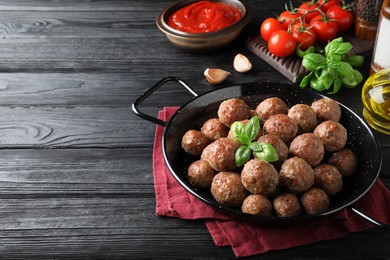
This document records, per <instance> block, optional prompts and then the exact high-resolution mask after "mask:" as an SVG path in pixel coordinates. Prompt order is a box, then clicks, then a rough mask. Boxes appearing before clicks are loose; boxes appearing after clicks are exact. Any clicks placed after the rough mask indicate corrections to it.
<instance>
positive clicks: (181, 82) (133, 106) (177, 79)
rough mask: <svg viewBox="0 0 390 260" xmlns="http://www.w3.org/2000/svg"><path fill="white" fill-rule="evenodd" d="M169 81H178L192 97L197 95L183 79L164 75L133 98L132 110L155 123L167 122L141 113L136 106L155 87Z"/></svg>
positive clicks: (155, 88)
mask: <svg viewBox="0 0 390 260" xmlns="http://www.w3.org/2000/svg"><path fill="white" fill-rule="evenodd" d="M169 81H175V82H177V83H180V84H181V85H182V86H183V87H185V88H186V89H187V90H188V92H190V93H191V94H192V95H193V96H194V97H197V96H198V93H196V92H195V91H194V90H193V89H192V88H191V87H190V86H189V85H188V84H187V83H185V82H184V81H183V80H181V79H179V78H177V77H165V78H163V79H161V80H160V81H159V82H157V83H156V84H155V85H154V86H153V87H151V88H150V89H148V90H147V91H146V92H145V93H144V94H143V95H141V96H140V97H139V98H137V99H136V100H135V102H134V103H133V104H132V106H131V108H132V110H133V112H134V113H135V114H136V115H137V116H139V117H141V118H142V119H145V120H148V121H150V122H152V123H155V124H158V125H161V126H166V124H167V122H165V121H162V120H160V119H158V118H156V117H153V116H150V115H147V114H144V113H142V112H141V111H140V110H139V109H138V106H139V105H140V104H141V102H142V101H144V100H145V99H146V98H147V97H148V96H150V95H151V94H152V93H153V92H155V91H156V90H157V89H159V88H160V87H161V86H162V85H164V84H165V83H167V82H169Z"/></svg>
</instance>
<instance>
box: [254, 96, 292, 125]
mask: <svg viewBox="0 0 390 260" xmlns="http://www.w3.org/2000/svg"><path fill="white" fill-rule="evenodd" d="M256 113H257V115H258V117H259V119H260V120H261V121H263V122H264V121H266V120H267V119H268V118H269V117H270V116H272V115H276V114H286V115H287V113H288V107H287V105H286V103H284V101H283V100H281V99H280V98H278V97H270V98H267V99H264V100H263V101H262V102H260V103H259V104H258V105H257V107H256Z"/></svg>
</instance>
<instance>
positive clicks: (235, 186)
mask: <svg viewBox="0 0 390 260" xmlns="http://www.w3.org/2000/svg"><path fill="white" fill-rule="evenodd" d="M211 194H212V195H213V197H214V199H215V200H216V201H217V202H219V203H221V204H224V205H226V206H230V207H237V206H241V204H242V202H243V201H244V199H245V198H246V197H247V196H248V195H249V194H248V191H247V190H246V189H245V187H244V185H242V182H241V177H240V175H239V174H238V173H235V172H219V173H218V174H217V175H215V176H214V178H213V181H212V183H211Z"/></svg>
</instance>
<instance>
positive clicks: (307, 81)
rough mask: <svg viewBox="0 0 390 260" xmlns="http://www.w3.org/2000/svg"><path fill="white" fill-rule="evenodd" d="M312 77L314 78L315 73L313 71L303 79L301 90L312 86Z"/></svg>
mask: <svg viewBox="0 0 390 260" xmlns="http://www.w3.org/2000/svg"><path fill="white" fill-rule="evenodd" d="M312 77H313V71H311V72H310V73H309V74H307V75H306V76H304V77H303V79H302V81H301V83H300V84H299V86H301V88H305V87H307V86H308V85H309V84H310V80H311V78H312Z"/></svg>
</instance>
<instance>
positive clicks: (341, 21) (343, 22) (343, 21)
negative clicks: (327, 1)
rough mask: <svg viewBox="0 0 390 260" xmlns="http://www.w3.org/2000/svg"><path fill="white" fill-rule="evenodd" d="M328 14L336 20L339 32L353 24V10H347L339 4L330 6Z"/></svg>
mask: <svg viewBox="0 0 390 260" xmlns="http://www.w3.org/2000/svg"><path fill="white" fill-rule="evenodd" d="M326 16H328V17H329V18H331V19H334V20H336V22H337V25H338V31H339V32H345V31H347V30H348V29H349V28H350V27H351V26H352V24H353V13H352V11H349V10H346V9H344V8H342V7H341V6H339V5H334V6H331V7H329V9H328V11H327V12H326Z"/></svg>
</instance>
